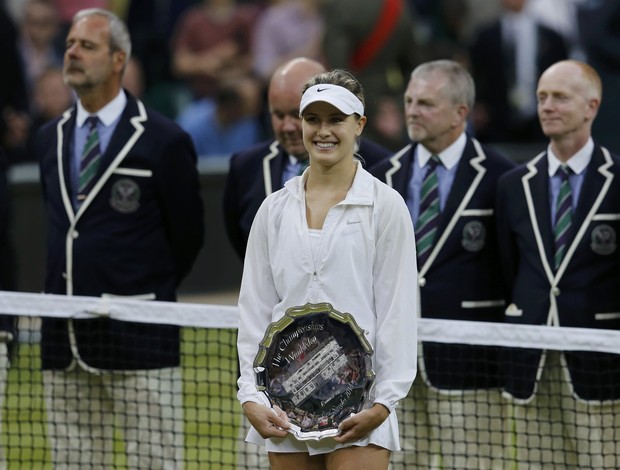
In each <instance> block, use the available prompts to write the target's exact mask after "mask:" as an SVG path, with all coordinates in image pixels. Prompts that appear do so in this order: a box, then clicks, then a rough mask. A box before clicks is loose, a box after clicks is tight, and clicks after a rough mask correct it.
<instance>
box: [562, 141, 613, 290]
mask: <svg viewBox="0 0 620 470" xmlns="http://www.w3.org/2000/svg"><path fill="white" fill-rule="evenodd" d="M612 165H613V161H612V159H611V156H610V155H609V152H608V151H607V149H605V148H603V147H595V148H594V151H593V152H592V160H591V161H590V163H589V164H588V167H587V169H586V174H585V175H584V180H583V186H582V188H581V194H580V196H579V201H577V208H576V210H575V214H574V219H573V224H572V226H571V229H572V232H573V234H574V235H573V241H572V242H571V244H570V246H569V247H568V250H567V252H566V256H565V257H564V259H563V260H562V264H561V265H560V267H559V269H558V272H557V278H558V279H559V278H560V277H561V276H562V274H563V273H564V271H565V270H566V266H567V265H568V263H569V262H570V260H571V258H572V257H573V254H574V253H575V250H576V249H577V246H578V245H579V243H580V242H581V240H582V239H583V236H584V234H585V232H586V230H587V229H588V227H589V225H590V223H591V222H592V218H593V217H594V214H596V212H597V211H598V209H599V207H600V205H601V202H602V201H603V198H604V197H605V195H606V194H607V191H608V190H609V186H610V185H611V182H612V181H613V178H614V176H613V174H612V173H611V172H609V171H608V170H609V167H611V166H612Z"/></svg>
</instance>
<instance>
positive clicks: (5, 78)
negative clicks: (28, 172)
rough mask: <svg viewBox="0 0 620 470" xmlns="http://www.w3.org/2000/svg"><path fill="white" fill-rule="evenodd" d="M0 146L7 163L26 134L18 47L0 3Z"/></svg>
mask: <svg viewBox="0 0 620 470" xmlns="http://www.w3.org/2000/svg"><path fill="white" fill-rule="evenodd" d="M0 51H2V53H1V54H0V70H2V73H0V146H4V149H5V151H6V153H7V159H8V162H9V164H11V163H12V160H13V151H14V149H16V148H19V147H20V146H23V145H24V143H25V142H26V139H27V138H28V125H29V121H28V92H27V88H26V79H25V75H24V70H23V67H22V63H21V59H20V55H19V50H18V32H17V29H16V27H15V24H14V23H13V20H12V19H11V17H10V16H9V15H8V13H7V12H6V10H5V8H4V4H3V3H0Z"/></svg>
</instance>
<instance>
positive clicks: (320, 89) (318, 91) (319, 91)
mask: <svg viewBox="0 0 620 470" xmlns="http://www.w3.org/2000/svg"><path fill="white" fill-rule="evenodd" d="M325 90H327V88H317V89H316V92H317V93H321V92H322V91H325Z"/></svg>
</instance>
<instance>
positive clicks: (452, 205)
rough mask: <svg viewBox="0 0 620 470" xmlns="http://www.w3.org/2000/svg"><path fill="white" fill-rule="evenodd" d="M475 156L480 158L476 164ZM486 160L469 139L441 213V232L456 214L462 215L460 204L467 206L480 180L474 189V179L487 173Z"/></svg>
mask: <svg viewBox="0 0 620 470" xmlns="http://www.w3.org/2000/svg"><path fill="white" fill-rule="evenodd" d="M480 156H482V158H480ZM475 157H479V158H478V159H477V161H476V164H475V165H474V164H472V161H474V158H475ZM484 160H486V156H485V155H484V153H482V152H481V153H480V155H479V154H478V153H477V152H476V150H475V149H474V146H473V144H472V143H471V141H470V140H468V141H467V145H466V146H465V149H464V150H463V155H462V156H461V159H460V160H459V162H458V164H457V165H458V166H457V169H456V175H455V177H454V184H453V185H452V188H451V189H450V194H448V199H447V200H446V205H445V207H444V210H443V212H442V213H441V216H440V217H441V218H440V219H439V233H443V232H444V231H445V230H446V227H447V226H448V224H449V223H450V221H451V220H452V218H453V217H454V216H460V215H461V214H460V213H458V214H457V212H458V211H459V206H461V207H463V208H464V207H466V205H467V203H468V202H469V200H470V199H471V197H472V195H473V193H474V192H475V190H476V187H477V186H478V184H479V181H477V182H476V183H475V186H476V187H473V189H472V185H473V184H474V179H475V178H476V176H477V175H478V174H480V173H482V174H483V175H484V173H486V169H485V168H484V167H482V166H481V165H482V162H484ZM470 190H471V191H470ZM468 191H469V192H468ZM464 201H465V204H464V205H463V204H462V203H463V202H464Z"/></svg>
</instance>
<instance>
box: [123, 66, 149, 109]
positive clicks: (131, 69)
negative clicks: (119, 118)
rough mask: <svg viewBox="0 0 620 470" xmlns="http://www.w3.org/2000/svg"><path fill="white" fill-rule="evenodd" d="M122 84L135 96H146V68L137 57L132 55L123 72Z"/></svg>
mask: <svg viewBox="0 0 620 470" xmlns="http://www.w3.org/2000/svg"><path fill="white" fill-rule="evenodd" d="M122 86H123V88H124V89H125V90H127V91H128V92H129V93H131V94H132V95H133V96H134V97H136V98H139V99H142V98H143V96H144V86H145V85H144V69H143V68H142V62H141V61H140V59H138V58H136V57H130V58H129V62H127V67H125V73H123V82H122Z"/></svg>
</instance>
